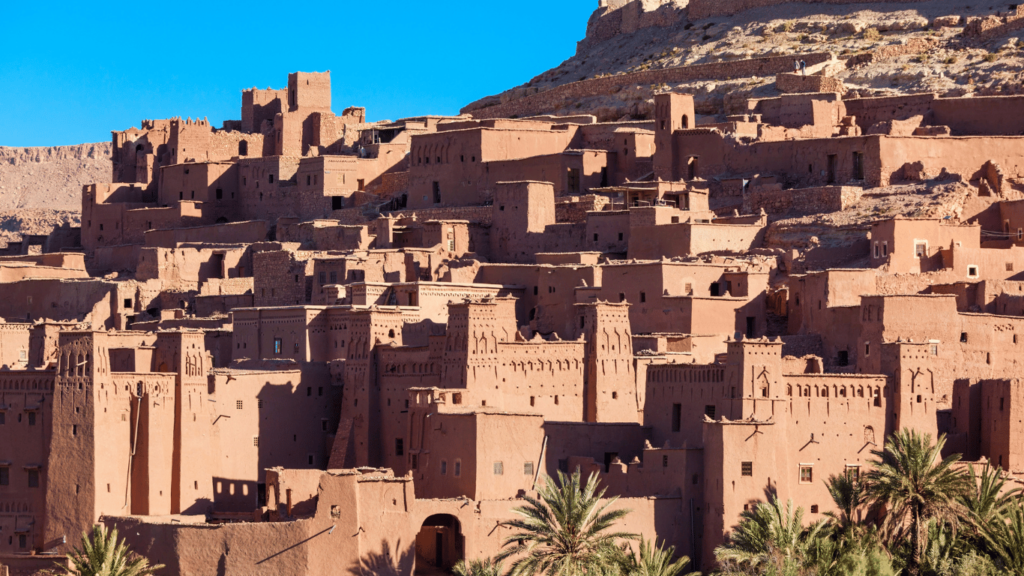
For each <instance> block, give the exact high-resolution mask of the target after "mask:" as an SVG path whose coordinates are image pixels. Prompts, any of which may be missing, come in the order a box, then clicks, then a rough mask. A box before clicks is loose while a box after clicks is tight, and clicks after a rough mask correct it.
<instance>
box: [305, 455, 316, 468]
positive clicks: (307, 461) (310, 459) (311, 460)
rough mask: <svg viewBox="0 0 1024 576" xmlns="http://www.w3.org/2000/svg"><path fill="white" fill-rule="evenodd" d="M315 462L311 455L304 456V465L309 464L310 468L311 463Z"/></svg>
mask: <svg viewBox="0 0 1024 576" xmlns="http://www.w3.org/2000/svg"><path fill="white" fill-rule="evenodd" d="M315 461H316V460H315V458H314V457H313V455H312V454H306V463H307V464H309V465H310V466H312V465H313V462H315Z"/></svg>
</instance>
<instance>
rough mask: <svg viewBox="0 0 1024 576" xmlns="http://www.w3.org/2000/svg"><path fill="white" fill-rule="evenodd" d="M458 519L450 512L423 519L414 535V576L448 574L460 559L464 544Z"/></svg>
mask: <svg viewBox="0 0 1024 576" xmlns="http://www.w3.org/2000/svg"><path fill="white" fill-rule="evenodd" d="M463 540H464V538H463V536H462V527H461V526H460V525H459V520H458V519H457V518H455V517H454V516H452V515H450V514H434V515H433V516H431V517H429V518H427V519H426V520H424V521H423V526H422V527H421V528H420V532H419V534H417V535H416V568H415V570H414V571H413V573H414V574H415V575H416V576H427V575H434V574H438V575H439V574H448V573H450V572H451V569H452V566H454V565H455V564H456V563H457V562H458V561H459V560H462V559H463V558H462V556H463V550H464V548H465V546H464V541H463Z"/></svg>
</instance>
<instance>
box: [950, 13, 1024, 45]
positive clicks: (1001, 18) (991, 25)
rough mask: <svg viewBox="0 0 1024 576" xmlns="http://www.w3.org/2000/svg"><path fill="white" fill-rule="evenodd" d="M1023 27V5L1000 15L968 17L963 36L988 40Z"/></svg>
mask: <svg viewBox="0 0 1024 576" xmlns="http://www.w3.org/2000/svg"><path fill="white" fill-rule="evenodd" d="M1021 28H1024V6H1018V7H1017V8H1016V9H1014V11H1012V12H1007V13H1006V14H1002V15H993V16H986V17H985V18H968V19H967V23H966V25H965V26H964V37H965V38H970V39H973V40H990V39H992V38H996V37H998V36H1003V35H1006V34H1009V33H1011V32H1016V31H1017V30H1020V29H1021Z"/></svg>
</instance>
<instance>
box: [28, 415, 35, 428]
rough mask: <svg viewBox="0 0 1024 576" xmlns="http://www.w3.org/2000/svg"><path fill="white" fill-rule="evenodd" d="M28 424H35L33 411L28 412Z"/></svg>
mask: <svg viewBox="0 0 1024 576" xmlns="http://www.w3.org/2000/svg"><path fill="white" fill-rule="evenodd" d="M28 425H29V426H35V425H36V413H35V412H29V413H28Z"/></svg>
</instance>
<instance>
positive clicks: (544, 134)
mask: <svg viewBox="0 0 1024 576" xmlns="http://www.w3.org/2000/svg"><path fill="white" fill-rule="evenodd" d="M514 124H516V125H515V126H514V127H509V128H502V129H492V128H471V129H466V130H451V131H443V132H437V133H433V134H421V135H416V136H414V137H413V139H412V151H411V152H410V158H409V164H410V165H409V198H408V205H409V206H410V207H411V208H429V207H432V206H440V205H446V206H460V205H461V206H465V205H474V204H476V205H479V204H482V203H484V202H485V201H487V200H490V199H491V198H492V197H493V195H494V194H496V190H495V187H496V184H497V182H498V180H496V179H492V178H491V175H490V171H491V165H492V164H493V163H496V162H508V161H512V160H519V161H520V162H518V163H511V164H508V165H507V166H506V167H507V168H508V169H509V170H512V171H515V170H516V169H520V170H521V169H523V167H524V166H529V165H530V164H531V163H533V164H534V165H535V168H536V171H537V173H545V171H547V172H552V173H555V172H558V173H559V178H558V179H557V183H559V184H560V183H561V175H560V172H561V170H560V169H559V170H555V169H554V168H551V167H548V168H545V167H544V165H545V161H544V160H529V161H528V160H527V159H531V158H537V157H545V156H547V157H550V158H551V160H552V162H553V161H555V160H557V164H560V163H561V154H562V153H563V152H564V151H565V150H566V149H568V148H569V147H570V143H571V142H572V141H573V139H574V138H575V137H576V128H575V127H574V126H570V127H568V129H559V130H552V129H551V128H550V125H549V124H536V123H526V124H527V125H526V126H522V127H520V126H518V124H519V123H514ZM535 124H536V125H535ZM495 166H496V167H495V170H496V171H497V173H496V174H495V177H497V176H498V175H499V174H501V173H502V172H503V168H502V166H500V165H497V164H496V165H495ZM532 171H533V169H532V168H531V172H532ZM506 174H507V175H508V176H509V178H508V179H509V180H514V181H520V180H524V179H528V178H529V174H526V175H523V174H519V175H517V174H514V173H511V172H508V171H506ZM513 176H514V178H513ZM552 180H555V179H554V178H552ZM563 189H564V187H563ZM435 192H436V193H435Z"/></svg>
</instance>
